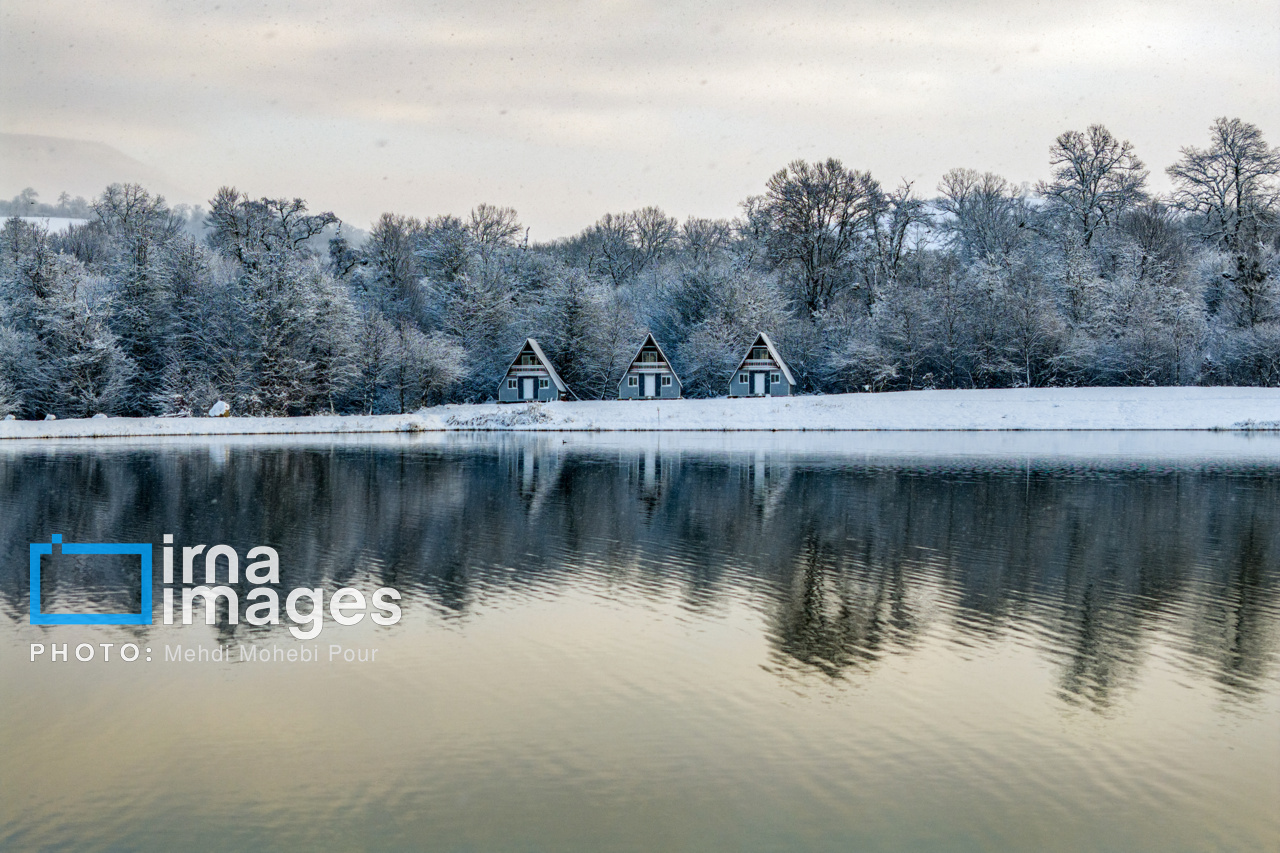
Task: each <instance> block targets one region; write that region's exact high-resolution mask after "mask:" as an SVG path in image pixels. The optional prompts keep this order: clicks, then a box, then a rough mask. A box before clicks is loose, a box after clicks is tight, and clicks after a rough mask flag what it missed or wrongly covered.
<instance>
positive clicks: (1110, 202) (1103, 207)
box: [1037, 124, 1147, 248]
mask: <svg viewBox="0 0 1280 853" xmlns="http://www.w3.org/2000/svg"><path fill="white" fill-rule="evenodd" d="M1049 162H1050V164H1051V165H1052V166H1053V180H1052V181H1048V182H1044V181H1042V182H1041V183H1040V184H1039V185H1038V186H1037V190H1038V191H1039V192H1040V194H1041V195H1043V196H1044V197H1045V199H1046V201H1047V202H1048V209H1049V212H1050V213H1053V214H1057V215H1058V216H1060V217H1061V218H1062V219H1063V220H1064V221H1065V222H1066V223H1067V224H1068V227H1069V229H1070V230H1071V231H1072V232H1074V233H1075V234H1076V235H1077V236H1079V238H1080V239H1081V241H1082V243H1083V245H1084V246H1085V247H1086V248H1087V247H1088V246H1090V245H1091V244H1092V243H1093V240H1094V238H1095V237H1096V235H1097V233H1098V230H1099V229H1100V228H1105V227H1107V226H1109V225H1113V224H1115V223H1116V221H1117V220H1118V219H1119V217H1120V215H1121V214H1123V213H1124V212H1125V211H1126V210H1128V209H1129V208H1130V207H1132V206H1134V205H1135V204H1138V203H1139V202H1141V201H1142V200H1143V199H1145V198H1146V191H1145V189H1144V188H1145V186H1146V182H1147V170H1146V168H1145V167H1144V166H1143V164H1142V161H1141V160H1139V159H1138V158H1137V157H1136V156H1135V155H1134V153H1133V145H1131V144H1130V143H1129V141H1128V140H1119V139H1116V138H1115V137H1114V136H1112V135H1111V131H1109V130H1107V129H1106V128H1105V127H1103V126H1102V125H1100V124H1094V125H1090V126H1089V129H1088V130H1087V131H1085V132H1084V133H1081V132H1080V131H1078V130H1068V131H1067V132H1066V133H1063V134H1062V135H1061V136H1059V137H1058V138H1057V140H1055V141H1054V144H1053V147H1052V148H1050V149H1049Z"/></svg>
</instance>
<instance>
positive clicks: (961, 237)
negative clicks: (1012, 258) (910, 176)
mask: <svg viewBox="0 0 1280 853" xmlns="http://www.w3.org/2000/svg"><path fill="white" fill-rule="evenodd" d="M938 191H939V192H940V193H942V197H941V198H939V199H938V202H937V204H938V207H939V208H940V209H941V210H942V212H943V213H944V214H946V216H945V217H944V218H943V219H942V220H941V221H940V222H939V227H940V228H941V229H942V231H943V232H944V233H946V234H947V235H948V236H949V238H950V239H951V243H952V246H953V247H954V248H955V249H956V250H957V251H959V253H960V255H961V258H962V259H963V260H964V261H966V262H972V261H975V260H987V259H990V258H996V257H1003V256H1005V255H1008V254H1009V253H1010V252H1012V251H1013V249H1014V246H1016V245H1017V242H1018V240H1019V239H1021V237H1022V236H1023V235H1024V234H1026V225H1027V223H1028V221H1029V219H1030V210H1029V209H1028V207H1027V201H1026V193H1025V191H1023V190H1021V189H1019V188H1018V187H1016V186H1014V185H1013V184H1011V183H1009V181H1007V180H1006V179H1004V178H1002V177H1000V176H999V175H997V174H994V173H992V172H985V173H983V174H979V173H978V172H976V171H975V170H973V169H952V170H951V171H950V172H947V173H946V174H945V175H943V176H942V182H941V183H940V184H939V185H938Z"/></svg>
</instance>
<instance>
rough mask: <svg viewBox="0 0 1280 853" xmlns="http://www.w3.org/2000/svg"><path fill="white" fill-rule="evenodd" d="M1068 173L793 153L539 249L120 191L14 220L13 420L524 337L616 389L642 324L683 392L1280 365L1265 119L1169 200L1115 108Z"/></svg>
mask: <svg viewBox="0 0 1280 853" xmlns="http://www.w3.org/2000/svg"><path fill="white" fill-rule="evenodd" d="M1047 167H1048V168H1047V170H1046V174H1047V178H1046V179H1045V180H1044V181H1042V182H1040V183H1038V184H1036V185H1035V186H1026V185H1022V186H1019V185H1015V184H1013V183H1011V182H1010V181H1008V180H1006V179H1004V178H1002V177H1000V176H999V175H996V174H993V173H990V172H986V173H983V172H977V171H973V170H969V169H956V170H953V171H951V172H949V173H947V174H946V176H945V177H944V178H943V180H942V182H941V183H940V185H939V186H938V187H937V188H936V191H930V192H922V191H921V188H919V187H915V186H911V185H908V184H902V185H897V186H891V185H885V184H882V183H880V182H879V181H878V180H877V179H876V178H874V177H872V176H871V175H870V174H868V173H867V172H863V171H859V170H857V169H854V168H850V167H848V166H846V165H844V164H842V163H840V162H839V161H837V160H827V161H825V162H817V163H806V162H804V161H796V162H793V163H791V164H789V165H788V166H787V167H786V168H784V169H782V170H780V171H778V172H777V173H776V174H774V175H773V176H772V177H769V178H768V180H767V181H766V182H765V183H764V185H763V186H762V191H761V193H760V194H759V195H754V196H751V197H750V198H747V199H746V200H744V201H743V202H742V204H741V211H740V214H739V216H738V217H737V218H735V219H733V220H712V219H698V218H690V219H687V220H686V221H684V222H678V221H677V220H675V219H674V218H672V217H670V216H667V215H666V214H665V213H663V212H662V211H661V210H659V209H657V208H655V207H646V208H643V209H640V210H636V211H633V212H630V213H612V214H606V215H605V216H603V217H601V218H600V219H599V221H597V222H596V223H595V224H594V225H591V226H590V227H588V228H586V229H585V230H584V231H582V232H581V233H579V234H577V235H576V236H573V237H570V238H567V239H563V240H557V241H554V242H551V243H545V244H539V243H531V242H529V240H528V237H527V231H526V229H525V228H524V227H523V226H522V225H521V224H520V221H519V217H518V215H517V213H516V211H514V210H511V209H509V208H503V207H495V206H491V205H487V204H482V205H480V206H478V207H476V208H475V209H474V210H472V211H471V212H470V213H469V214H467V215H465V216H461V217H460V216H456V215H447V214H446V215H439V216H435V217H434V218H429V219H417V218H413V217H410V216H405V215H399V214H390V213H389V214H385V215H383V216H382V217H381V218H380V219H379V220H378V221H377V222H375V223H373V224H372V227H371V228H370V229H369V231H368V232H367V233H365V232H361V231H353V230H352V229H351V228H350V227H349V226H344V224H343V223H341V222H340V221H339V220H338V219H337V217H335V216H334V215H333V214H332V213H328V212H316V211H312V210H310V209H309V208H308V206H307V204H306V203H305V202H304V201H303V200H301V199H269V198H260V199H259V198H253V197H251V196H250V195H248V194H246V193H243V192H241V191H239V190H237V189H234V188H229V187H228V188H223V189H221V190H219V192H218V193H217V194H216V195H215V196H214V198H213V199H211V200H210V201H209V209H208V212H207V213H204V212H202V211H201V212H199V213H198V214H197V215H194V216H193V211H192V210H191V209H189V208H176V209H174V208H170V207H169V206H168V205H167V204H166V203H165V201H164V199H163V198H161V197H159V196H155V195H152V194H151V193H149V192H148V191H147V190H146V189H144V188H143V187H140V186H136V185H112V186H110V187H108V188H107V189H106V190H105V191H104V192H103V193H102V194H101V195H100V196H99V197H98V198H96V199H94V200H93V201H92V202H90V203H89V210H88V211H87V212H88V214H89V217H88V219H87V221H85V222H84V223H83V224H80V225H73V226H71V227H70V228H68V229H66V230H65V231H63V232H61V233H49V232H48V231H47V230H46V229H44V228H42V227H41V225H40V224H39V223H38V222H35V223H33V222H30V221H24V220H23V219H20V218H17V217H16V216H15V217H13V218H10V219H8V220H7V221H6V222H5V224H4V227H3V231H2V232H0V249H2V250H3V257H2V259H0V415H5V414H10V413H13V414H16V415H17V416H18V417H21V418H40V417H44V416H45V415H46V414H54V415H57V416H58V417H84V416H87V415H91V414H94V413H98V412H104V413H107V414H119V415H156V414H181V413H200V412H203V411H204V410H205V409H207V408H208V406H209V405H210V404H211V403H212V402H213V401H215V400H219V399H221V400H226V401H228V402H229V403H230V404H231V408H232V410H233V411H234V412H235V413H237V414H263V415H266V414H275V415H279V414H289V415H298V414H313V413H320V412H339V413H343V412H351V413H356V412H358V413H385V412H402V411H406V410H411V409H416V408H418V407H420V406H422V405H424V404H432V403H437V402H445V401H483V400H487V399H491V398H492V397H493V396H494V394H495V390H496V387H497V383H498V380H499V378H500V376H501V375H502V373H503V371H504V370H505V368H506V366H507V364H508V362H509V361H510V359H511V358H512V356H513V355H514V353H515V351H516V349H517V348H518V346H519V343H520V341H521V340H523V339H524V338H525V337H527V336H534V337H537V338H538V339H539V340H540V341H541V343H542V346H543V348H544V350H545V351H546V352H547V354H548V355H549V356H550V357H551V359H552V360H553V361H554V362H555V364H556V366H557V367H558V369H559V371H560V373H561V375H562V376H563V377H564V379H565V380H566V381H567V382H568V384H569V385H570V387H571V388H572V389H573V391H574V392H575V393H576V394H577V396H578V397H580V398H582V399H592V398H599V397H610V396H612V395H613V394H614V392H615V389H616V383H617V381H618V378H619V376H620V375H621V374H622V371H623V370H624V369H625V367H626V364H627V362H628V361H629V359H630V357H631V356H632V354H633V351H634V349H635V347H636V346H637V345H638V343H639V341H640V340H641V338H642V337H643V333H644V331H645V330H649V331H652V332H653V333H654V334H655V335H656V336H657V338H658V340H659V341H660V342H661V343H662V345H663V348H664V349H665V351H666V352H667V354H668V355H669V356H670V358H671V360H672V362H673V364H674V366H675V368H676V369H677V371H679V373H680V377H681V379H682V380H683V383H684V389H685V393H686V395H689V396H719V395H722V394H724V393H725V392H726V383H727V380H728V376H729V374H730V373H731V371H732V370H733V369H734V367H735V366H736V365H737V363H738V360H739V359H740V358H741V356H742V352H743V349H744V347H745V346H746V345H747V344H748V343H749V342H750V340H751V339H752V337H753V336H754V334H755V333H756V331H757V330H764V331H767V332H769V333H770V334H771V335H772V337H773V339H774V340H775V342H777V344H778V345H779V348H780V349H781V350H782V352H783V354H784V355H785V357H786V358H787V359H788V361H789V363H790V365H791V367H792V370H793V372H794V373H795V375H796V378H797V380H798V382H799V383H800V386H801V389H802V390H803V391H808V392H847V391H885V390H900V389H929V388H1000V387H1022V386H1076V385H1192V384H1235V385H1269V386H1275V385H1280V219H1278V217H1280V149H1274V148H1272V147H1270V146H1269V145H1268V144H1267V143H1266V141H1265V140H1264V138H1263V135H1262V133H1261V131H1260V130H1259V129H1258V128H1257V127H1255V126H1253V125H1251V124H1248V123H1247V122H1244V121H1241V120H1239V119H1226V118H1223V119H1219V120H1218V121H1216V122H1215V123H1214V124H1213V126H1212V127H1211V128H1210V130H1209V137H1208V139H1207V140H1203V141H1202V142H1201V144H1199V145H1191V146H1188V147H1186V148H1184V149H1183V150H1182V155H1181V158H1180V159H1179V160H1178V162H1176V163H1174V164H1172V165H1170V166H1169V167H1168V169H1167V173H1168V175H1169V178H1170V179H1171V182H1172V186H1173V187H1174V189H1173V191H1172V192H1171V193H1170V194H1168V195H1166V196H1158V195H1156V194H1153V193H1151V192H1149V191H1148V178H1149V172H1148V169H1147V167H1146V165H1145V164H1144V163H1143V162H1142V161H1141V160H1140V159H1139V157H1138V154H1137V152H1135V151H1134V150H1133V147H1132V146H1131V145H1130V144H1129V143H1128V142H1127V141H1124V140H1121V139H1118V138H1116V137H1114V136H1113V135H1112V134H1111V133H1110V132H1108V131H1107V130H1106V128H1104V127H1102V126H1099V125H1095V126H1092V127H1090V128H1088V129H1086V130H1083V131H1069V132H1066V133H1063V134H1062V135H1061V136H1059V137H1058V138H1057V139H1056V140H1055V141H1053V143H1052V146H1051V147H1050V149H1049V160H1048V163H1047ZM34 198H35V196H34V194H32V195H31V196H30V198H29V199H28V200H29V201H33V200H34ZM18 202H19V200H18V199H15V201H14V204H18ZM60 204H63V206H65V200H60ZM9 209H10V211H11V212H16V211H15V210H14V205H10V208H9Z"/></svg>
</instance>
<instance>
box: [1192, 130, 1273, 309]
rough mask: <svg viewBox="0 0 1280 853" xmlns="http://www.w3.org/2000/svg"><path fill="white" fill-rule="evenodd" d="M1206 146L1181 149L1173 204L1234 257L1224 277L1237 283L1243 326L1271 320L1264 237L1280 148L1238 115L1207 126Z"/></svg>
mask: <svg viewBox="0 0 1280 853" xmlns="http://www.w3.org/2000/svg"><path fill="white" fill-rule="evenodd" d="M1209 135H1210V140H1211V141H1210V145H1209V148H1208V149H1200V148H1195V147H1187V148H1183V149H1182V160H1181V161H1179V162H1178V163H1176V164H1174V165H1173V166H1170V167H1169V169H1168V172H1169V176H1170V177H1171V178H1173V180H1174V182H1175V183H1176V185H1177V189H1176V191H1175V192H1174V196H1173V200H1174V203H1175V204H1176V205H1177V206H1178V207H1180V208H1181V209H1183V210H1185V211H1188V212H1190V213H1192V214H1193V215H1194V216H1195V217H1196V219H1195V222H1196V224H1197V225H1198V226H1199V227H1200V229H1201V233H1202V236H1203V237H1204V238H1205V239H1206V240H1207V241H1208V242H1209V243H1211V244H1212V245H1214V246H1217V247H1218V248H1220V249H1221V250H1223V251H1225V252H1228V253H1229V254H1230V255H1231V259H1232V266H1233V269H1231V270H1229V271H1227V272H1224V273H1223V278H1225V279H1226V280H1227V281H1228V282H1230V283H1231V284H1233V285H1234V288H1233V291H1234V293H1233V295H1234V296H1236V297H1237V298H1238V299H1239V301H1240V306H1239V307H1240V314H1241V318H1240V319H1241V323H1242V325H1245V326H1248V327H1249V328H1253V327H1255V326H1257V325H1258V324H1259V323H1261V322H1263V321H1265V320H1267V319H1268V318H1269V316H1270V313H1271V308H1272V304H1271V303H1273V302H1274V301H1275V296H1274V294H1273V293H1272V291H1273V290H1274V284H1275V282H1274V280H1273V279H1274V275H1273V274H1272V272H1271V270H1269V269H1268V267H1269V266H1272V265H1274V255H1273V259H1272V262H1271V264H1268V262H1267V258H1266V254H1267V252H1266V250H1265V244H1266V239H1265V238H1266V236H1267V234H1268V232H1271V233H1273V234H1274V227H1275V224H1276V218H1277V208H1278V207H1280V181H1277V177H1278V176H1280V151H1278V150H1277V149H1274V148H1272V147H1271V146H1269V145H1268V144H1267V142H1266V140H1264V139H1263V138H1262V132H1261V131H1260V130H1258V128H1257V127H1256V126H1254V125H1252V124H1249V123H1248V122H1243V121H1241V120H1240V119H1238V118H1234V119H1228V118H1225V117H1224V118H1219V119H1218V120H1217V121H1215V122H1214V123H1213V126H1212V127H1211V128H1210V129H1209Z"/></svg>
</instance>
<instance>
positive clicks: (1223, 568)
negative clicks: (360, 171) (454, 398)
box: [0, 433, 1280, 851]
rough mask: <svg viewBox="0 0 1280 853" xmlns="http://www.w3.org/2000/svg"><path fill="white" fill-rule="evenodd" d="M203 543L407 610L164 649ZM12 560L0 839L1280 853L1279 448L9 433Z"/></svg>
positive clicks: (1022, 441)
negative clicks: (92, 551) (32, 579)
mask: <svg viewBox="0 0 1280 853" xmlns="http://www.w3.org/2000/svg"><path fill="white" fill-rule="evenodd" d="M53 534H61V535H63V536H64V538H65V540H66V541H67V542H81V543H89V542H143V543H154V545H155V551H154V553H155V559H156V574H155V577H154V579H153V588H152V591H153V597H154V602H155V603H154V605H153V610H154V612H155V614H156V617H155V624H153V625H137V626H111V625H84V626H40V625H31V624H29V622H28V612H29V609H30V594H29V582H28V546H29V543H39V542H44V543H48V542H49V541H50V537H51V536H52V535H53ZM165 534H172V535H173V537H174V543H175V545H176V546H177V547H179V548H180V547H182V546H190V545H194V544H197V543H201V544H207V545H209V546H210V547H212V544H214V543H225V544H228V545H230V546H232V548H234V549H236V550H237V551H238V552H239V554H240V555H241V556H242V557H243V556H244V555H245V554H246V553H247V552H248V551H249V549H251V548H253V547H254V546H257V545H268V546H271V547H273V548H275V549H276V550H277V552H278V553H279V555H280V575H281V577H280V583H279V589H280V590H281V600H282V601H283V598H284V591H286V590H290V589H293V588H296V587H308V588H322V589H324V590H325V591H326V594H328V593H332V592H333V591H335V590H337V589H338V588H340V587H353V588H356V589H359V590H363V591H364V592H365V593H366V594H371V593H372V591H373V590H375V589H377V588H381V587H391V588H394V589H396V590H398V591H399V592H400V594H401V596H402V598H401V599H400V606H401V608H402V611H403V616H402V618H401V619H400V620H399V621H398V622H396V623H395V624H392V625H378V624H375V623H373V621H372V620H371V619H363V620H362V621H360V622H359V623H357V624H355V625H351V626H345V625H338V624H334V623H333V622H332V620H331V619H327V620H326V623H325V626H324V630H323V632H322V633H321V635H320V636H319V637H317V638H315V639H314V640H306V641H303V640H297V639H295V638H294V637H293V636H292V635H291V634H290V632H289V631H288V625H289V624H290V623H287V622H285V623H284V624H280V625H263V626H257V625H251V624H248V623H247V622H246V621H245V619H244V618H242V617H243V613H240V614H238V615H237V618H236V620H235V621H234V622H233V621H232V618H231V617H232V615H233V614H232V613H230V612H229V609H228V608H226V607H222V608H220V609H219V610H218V611H217V612H216V614H215V622H214V624H211V625H209V624H205V623H204V619H203V618H197V619H196V624H192V625H181V624H175V625H164V624H162V622H161V618H160V608H161V604H160V602H161V599H162V592H163V589H164V584H163V583H162V582H161V577H160V554H161V542H162V537H163V536H164V535H165ZM0 553H2V554H4V555H5V556H4V560H3V563H2V564H0V684H2V685H3V689H2V690H0V744H2V745H3V758H2V759H0V849H5V850H37V849H41V850H43V849H49V850H63V849H65V850H77V851H79V850H125V849H127V850H172V849H184V848H186V849H206V850H228V851H233V850H234V851H239V850H245V849H254V848H262V849H273V850H303V849H307V850H330V849H333V850H338V849H341V850H403V849H430V850H438V851H543V850H545V851H561V850H569V851H648V850H696V851H715V850H726V851H728V850H732V851H752V850H761V851H763V850H784V851H803V850H822V851H851V850H857V851H935V850H936V851H1004V850H1049V851H1058V850H1061V851H1088V850H1099V851H1101V850H1114V851H1147V850H1150V851H1203V850H1220V851H1236V850H1238V851H1259V850H1266V849H1276V847H1277V846H1278V845H1280V809H1277V804H1278V803H1280V666H1278V663H1280V661H1278V653H1280V437H1276V436H1263V435H1259V436H1253V437H1245V436H1239V435H1221V436H1214V435H1187V434H1172V435H1158V434H1146V435H1143V434H1125V435H1120V434H1106V435H1089V434H1075V435H1050V434H1008V435H994V436H993V435H985V436H984V435H974V434H960V435H953V434H939V435H929V434H916V435H907V436H901V435H900V436H888V437H886V436H882V435H881V436H878V435H874V434H857V433H854V434H846V435H824V436H800V435H794V434H783V433H778V434H763V435H738V436H734V435H719V434H711V435H704V434H691V435H674V434H673V435H666V436H651V435H631V436H626V435H612V436H609V435H601V436H591V435H579V436H556V435H540V436H519V435H507V436H501V435H496V436H495V435H453V436H382V437H380V436H367V437H356V438H345V439H342V438H333V439H328V438H325V437H298V438H280V439H278V440H272V439H248V438H246V439H206V440H164V441H160V440H152V441H147V442H142V441H99V442H89V441H86V442H60V443H57V442H24V443H18V442H8V443H3V442H0ZM179 559H180V558H179ZM45 560H46V562H45V564H44V566H45V568H43V569H42V597H41V606H42V609H43V610H44V611H45V612H53V613H112V612H126V611H128V610H129V609H130V608H133V609H136V608H137V607H138V606H139V601H140V600H141V598H140V596H141V590H140V586H139V573H138V569H137V563H136V561H135V562H134V563H132V564H130V563H129V561H128V560H127V559H115V558H113V559H102V558H88V557H81V558H73V557H71V556H68V555H66V554H62V555H58V556H57V558H56V559H53V558H52V557H50V558H45ZM197 565H198V566H199V565H202V563H200V562H197ZM243 582H244V581H243V578H242V579H241V583H242V585H241V586H240V587H238V589H239V590H240V591H241V592H243V591H245V590H246V589H247V587H244V586H243ZM201 612H202V611H201ZM64 643H65V644H68V647H69V648H71V649H76V647H77V646H78V645H80V644H82V643H84V644H90V650H91V651H92V650H94V649H95V648H97V647H98V646H97V644H101V643H113V644H115V645H114V646H113V647H112V648H113V649H114V650H115V655H114V656H113V657H111V658H110V659H109V660H106V661H103V660H102V659H101V658H102V655H101V653H100V652H97V653H96V656H95V658H94V659H93V660H91V661H88V662H80V661H77V660H76V659H75V654H74V652H73V653H72V654H70V655H69V656H68V660H65V661H64V660H56V661H55V660H52V659H51V655H50V654H49V653H47V652H46V653H43V654H41V655H39V657H38V659H37V660H35V661H32V660H31V653H30V649H31V647H32V644H41V645H44V646H46V647H48V646H53V645H55V644H64ZM127 643H133V644H135V645H137V646H138V647H139V648H140V649H150V650H151V657H152V660H151V661H150V662H148V661H147V660H146V659H145V658H144V657H140V658H139V659H138V660H136V661H133V662H126V661H124V660H121V659H120V655H119V650H120V649H121V648H122V647H123V646H124V644H127ZM331 644H337V645H339V646H340V647H341V648H342V649H343V650H346V649H348V648H349V649H351V650H353V651H354V650H372V649H375V648H376V649H377V650H378V651H377V654H376V657H375V658H373V659H372V660H367V661H366V662H364V663H361V662H360V661H359V660H358V659H357V660H354V661H352V662H347V661H346V660H345V659H344V658H343V654H339V655H338V657H337V659H335V660H332V661H331V660H329V657H330V654H329V649H330V645H331ZM176 646H182V647H183V649H184V650H186V649H196V650H204V653H205V654H206V656H209V655H210V654H211V652H212V651H213V650H218V649H230V650H233V653H230V657H231V659H230V660H229V661H215V660H208V661H202V660H196V661H194V662H189V661H186V660H177V661H175V660H167V659H166V649H170V648H172V647H176ZM241 647H256V648H259V649H271V648H273V647H278V648H280V649H282V650H286V651H287V650H290V649H292V650H295V651H298V650H301V649H303V648H304V647H305V648H311V649H313V651H314V652H315V654H316V655H318V656H319V657H320V660H318V661H317V660H312V661H309V662H302V661H298V662H287V661H281V662H276V661H265V662H264V661H261V660H254V661H246V660H241V659H240V652H239V649H240V648H241Z"/></svg>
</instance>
